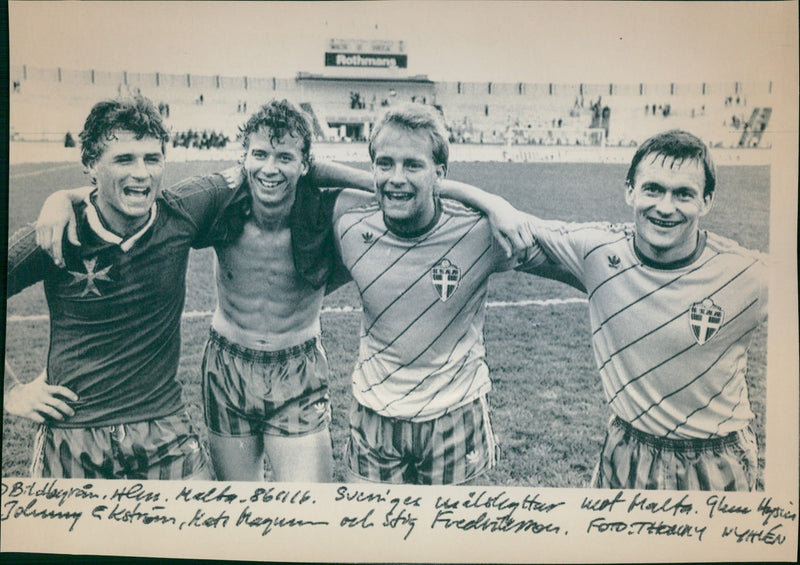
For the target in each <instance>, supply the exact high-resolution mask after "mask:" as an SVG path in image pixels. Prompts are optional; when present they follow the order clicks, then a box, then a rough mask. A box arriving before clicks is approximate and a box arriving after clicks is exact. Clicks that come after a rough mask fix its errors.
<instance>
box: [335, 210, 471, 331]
mask: <svg viewBox="0 0 800 565" xmlns="http://www.w3.org/2000/svg"><path fill="white" fill-rule="evenodd" d="M449 221H450V218H447V219H446V220H445V221H444V222H443V223H442V226H444V225H446V224H447V222H449ZM384 233H388V230H387V231H386V232H384ZM430 237H431V233H428V234H426V235H425V237H423V238H421V239H420V240H418V241H415V242H414V245H412V246H411V247H409V248H408V249H406V250H405V251H403V253H401V254H400V255H399V256H398V257H397V259H395V260H394V261H392V262H391V263H390V264H389V265H387V266H386V268H385V269H384V270H383V271H381V272H380V273H378V276H377V277H375V278H374V279H372V281H370V282H369V283H367V284H366V286H364V288H363V289H361V295H362V296H363V295H364V293H365V292H367V290H369V288H370V287H371V286H372V285H373V284H375V283H376V282H377V281H378V280H379V279H380V278H381V277H382V276H383V275H385V274H386V273H388V272H389V271H391V270H392V268H393V267H394V266H395V265H396V264H397V263H399V262H400V260H401V259H403V258H404V257H405V256H406V255H408V254H409V252H411V251H413V250H414V249H417V248H418V247H419V246H420V245H422V244H423V243H425V242H426V241H427V240H428V239H429V238H430ZM375 243H377V241H376V242H375ZM456 243H457V242H456ZM373 245H374V244H373ZM373 245H370V247H369V249H368V250H367V251H365V252H364V253H362V254H361V256H360V257H359V258H358V259H356V261H355V262H354V263H353V266H352V267H350V268H351V269H352V268H355V266H356V265H357V264H358V262H359V261H360V260H361V259H362V258H363V257H365V256H366V255H367V252H368V251H370V250H371V249H372V247H373ZM453 247H455V244H454V245H453ZM451 249H452V248H451ZM448 251H449V250H448ZM424 276H425V274H424V273H423V274H422V275H421V276H420V277H419V278H418V279H417V280H415V281H414V282H413V283H412V285H411V286H413V285H414V284H417V282H418V281H419V280H420V279H422V278H424ZM406 290H408V289H406ZM390 306H391V304H390ZM379 317H380V316H378V318H379ZM376 320H377V318H376ZM366 333H369V330H367V332H366Z"/></svg>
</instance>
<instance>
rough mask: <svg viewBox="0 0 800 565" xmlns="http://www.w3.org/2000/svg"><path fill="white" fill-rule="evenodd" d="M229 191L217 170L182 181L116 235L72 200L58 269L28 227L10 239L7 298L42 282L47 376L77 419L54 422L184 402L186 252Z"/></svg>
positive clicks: (141, 414) (120, 416)
mask: <svg viewBox="0 0 800 565" xmlns="http://www.w3.org/2000/svg"><path fill="white" fill-rule="evenodd" d="M230 194H231V191H230V189H229V188H228V187H227V185H226V184H225V181H224V180H223V178H222V177H221V176H219V175H210V176H207V177H200V178H192V179H188V180H186V181H184V182H182V183H179V184H178V185H175V186H174V187H172V188H170V189H168V190H165V191H164V192H163V193H162V195H161V196H159V198H158V199H157V200H156V202H155V204H154V207H153V210H152V211H151V217H150V220H149V222H148V224H147V225H145V226H144V227H143V228H142V229H141V230H140V231H139V232H137V233H136V234H134V235H133V236H131V237H129V238H127V239H125V240H122V239H120V238H119V237H118V236H116V235H115V234H113V233H111V232H109V231H108V230H107V229H106V228H105V227H104V226H103V225H102V222H101V221H100V219H99V217H98V215H97V214H96V211H95V210H94V208H93V205H91V204H88V203H85V202H82V203H80V204H76V205H75V211H76V215H77V218H78V226H77V227H78V237H79V239H80V241H81V246H80V247H75V246H73V245H71V244H69V243H68V242H65V244H64V259H65V263H66V265H65V267H64V268H58V267H56V265H55V264H54V263H53V262H52V261H51V260H50V258H49V257H48V256H47V255H46V254H45V253H44V251H42V250H41V249H40V248H39V247H38V246H37V245H36V243H35V235H34V231H33V228H32V227H26V228H23V229H22V230H20V231H19V232H17V234H15V235H14V237H13V238H12V241H11V242H10V245H9V257H8V259H9V261H8V295H9V296H11V295H13V294H16V293H17V292H19V291H21V290H22V289H24V288H25V287H27V286H30V285H32V284H34V283H36V282H38V281H43V282H44V289H45V295H46V297H47V303H48V307H49V310H50V347H49V352H48V360H47V373H48V377H47V378H48V382H49V383H50V384H55V385H63V386H66V387H68V388H69V389H71V390H72V391H74V392H75V393H76V394H77V395H78V397H79V400H78V401H77V402H74V403H71V405H72V408H73V409H74V410H75V415H74V416H72V417H70V418H68V419H66V420H65V421H63V422H53V423H52V425H55V426H62V427H87V426H100V425H110V424H120V423H129V422H137V421H143V420H150V419H154V418H159V417H162V416H167V415H169V414H172V413H174V412H177V411H178V410H180V409H181V408H182V407H183V403H182V400H181V389H180V386H179V384H178V382H177V380H176V373H177V369H178V357H179V353H180V343H181V342H180V321H181V314H182V312H183V305H184V295H185V290H186V269H187V262H188V257H189V250H190V249H191V248H192V247H193V246H196V245H198V244H199V242H200V241H201V240H200V235H201V234H203V233H205V232H206V231H207V230H208V229H209V228H210V226H211V223H212V222H213V220H214V218H215V216H216V213H217V211H218V210H220V209H221V208H222V207H223V206H224V205H225V203H226V202H227V200H228V199H229V198H230Z"/></svg>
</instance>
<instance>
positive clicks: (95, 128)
mask: <svg viewBox="0 0 800 565" xmlns="http://www.w3.org/2000/svg"><path fill="white" fill-rule="evenodd" d="M117 131H129V132H131V133H133V134H134V136H135V137H136V139H142V138H144V137H154V138H156V139H158V140H159V141H161V152H162V153H164V152H165V148H166V145H167V141H169V131H167V128H166V126H165V125H164V122H163V121H162V120H161V115H160V114H159V113H158V110H157V109H156V107H155V106H154V105H153V103H152V102H151V101H150V100H149V99H147V98H145V97H144V96H134V97H131V98H118V99H114V100H103V101H101V102H98V103H97V104H95V105H94V106H93V107H92V110H91V111H90V112H89V116H88V117H87V118H86V122H85V123H84V125H83V131H82V132H81V133H80V136H79V137H80V140H81V162H82V163H83V165H84V166H85V167H91V166H92V165H94V164H95V163H96V162H97V160H98V159H99V158H100V157H101V156H102V155H103V151H105V149H106V144H107V143H108V142H109V141H111V140H112V139H114V132H117Z"/></svg>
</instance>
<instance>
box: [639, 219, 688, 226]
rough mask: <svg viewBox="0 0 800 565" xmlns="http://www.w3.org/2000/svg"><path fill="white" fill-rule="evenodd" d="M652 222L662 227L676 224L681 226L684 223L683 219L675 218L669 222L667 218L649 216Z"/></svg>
mask: <svg viewBox="0 0 800 565" xmlns="http://www.w3.org/2000/svg"><path fill="white" fill-rule="evenodd" d="M647 219H648V220H649V221H650V222H651V223H653V224H655V225H657V226H658V227H660V228H674V227H675V226H679V225H680V224H682V223H683V220H675V221H672V222H668V221H666V220H658V219H656V218H647Z"/></svg>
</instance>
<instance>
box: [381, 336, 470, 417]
mask: <svg viewBox="0 0 800 565" xmlns="http://www.w3.org/2000/svg"><path fill="white" fill-rule="evenodd" d="M463 340H464V336H462V337H461V339H459V340H458V342H456V344H455V346H454V347H453V349H452V350H451V351H450V354H449V355H448V356H447V359H446V360H445V361H444V362H443V363H441V364H440V365H439V366H438V367H436V368H434V369H433V371H431V372H430V373H428V374H427V375H425V376H424V377H423V378H422V379H420V381H419V382H418V383H417V384H415V385H414V386H413V387H412V388H411V389H409V390H408V391H407V392H406V393H405V394H404V395H403V396H401V397H398V398H395V399H394V400H392V401H391V402H388V403H387V404H385V405H384V408H389V407H390V406H391V405H392V404H395V403H396V402H400V401H402V400H403V399H404V398H407V397H408V396H409V395H410V394H412V393H413V392H415V391H417V390H419V389H420V388H421V387H422V385H423V384H425V383H426V382H428V378H429V377H430V376H431V375H433V374H435V373H436V372H437V371H438V370H439V369H441V368H442V367H445V366H447V364H448V363H449V362H450V361H451V360H452V358H453V353H454V352H455V351H456V349H457V348H458V346H459V345H460V344H461V342H462V341H463ZM466 362H467V359H466V358H464V359H462V360H461V363H460V365H459V366H458V368H457V369H456V371H455V372H454V374H453V376H452V377H450V380H449V382H452V381H453V380H454V379H455V375H457V374H458V373H459V371H460V370H461V369H462V368H463V367H464V365H465V364H466ZM474 378H475V376H474V375H473V379H474ZM440 390H441V389H440ZM437 394H438V392H436V393H434V394H433V395H431V396H430V397H429V398H428V401H427V402H425V403H424V404H423V405H422V406H421V407H420V409H419V410H418V411H417V413H416V414H414V417H417V416H419V415H420V414H422V412H424V411H425V408H427V407H428V405H430V403H431V402H433V400H434V399H435V398H436V396H437ZM462 400H463V399H462Z"/></svg>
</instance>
